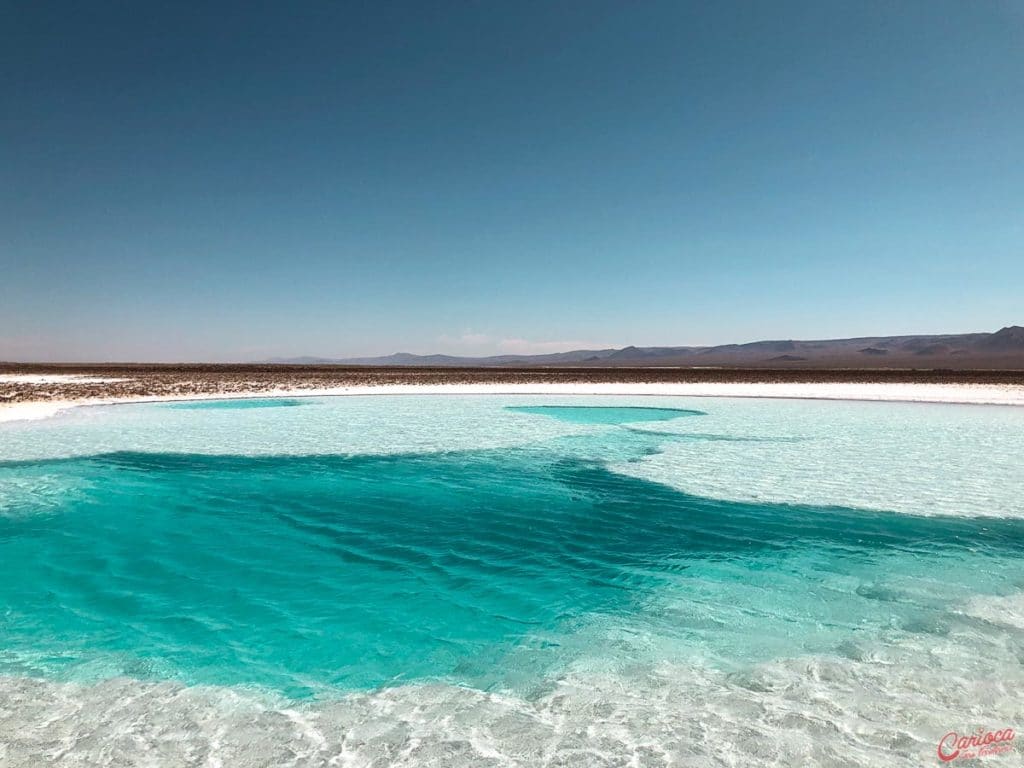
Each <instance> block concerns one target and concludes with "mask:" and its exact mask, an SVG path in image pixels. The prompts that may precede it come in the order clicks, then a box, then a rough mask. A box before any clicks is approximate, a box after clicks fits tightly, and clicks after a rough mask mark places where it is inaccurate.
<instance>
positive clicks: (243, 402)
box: [164, 397, 306, 411]
mask: <svg viewBox="0 0 1024 768" xmlns="http://www.w3.org/2000/svg"><path fill="white" fill-rule="evenodd" d="M297 405H306V403H305V402H303V401H302V400H299V399H296V398H293V397H261V398H248V397H244V398H234V399H230V400H187V401H184V402H180V403H168V404H167V405H165V406H164V407H165V408H170V409H172V410H176V411H246V410H250V409H253V408H294V407H295V406H297Z"/></svg>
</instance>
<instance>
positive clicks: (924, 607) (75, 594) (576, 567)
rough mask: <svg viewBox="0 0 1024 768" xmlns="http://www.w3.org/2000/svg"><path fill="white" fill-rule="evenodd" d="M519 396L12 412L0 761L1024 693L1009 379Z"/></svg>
mask: <svg viewBox="0 0 1024 768" xmlns="http://www.w3.org/2000/svg"><path fill="white" fill-rule="evenodd" d="M524 400H525V399H516V398H490V397H488V398H461V399H460V398H441V397H433V398H432V397H417V398H405V399H403V398H332V399H328V398H310V399H305V398H303V399H294V400H286V401H282V400H279V399H265V400H255V401H218V403H238V402H249V403H251V405H248V406H247V407H244V408H240V409H236V408H226V409H225V408H219V407H218V408H202V409H198V410H196V409H183V408H180V407H176V406H178V405H179V404H174V406H175V407H172V406H169V405H167V404H158V405H146V406H125V407H118V408H100V409H88V410H87V411H86V410H83V411H81V412H77V413H73V414H71V415H69V416H68V417H63V418H58V419H55V420H52V421H50V422H46V423H40V424H37V425H20V426H18V427H16V428H12V429H7V428H5V429H4V430H2V431H0V439H2V440H3V443H0V446H2V448H0V457H2V461H0V508H2V513H0V560H2V562H3V563H4V565H5V572H6V578H5V579H4V580H2V581H0V604H2V605H3V614H2V616H0V733H5V734H13V736H12V737H10V738H9V741H8V742H7V743H6V744H4V745H3V746H0V762H3V763H4V764H11V765H21V764H24V765H38V764H45V763H46V762H47V761H49V762H52V763H55V764H57V763H59V764H62V765H63V764H72V765H73V764H82V765H87V764H88V765H92V764H97V763H99V764H104V763H106V764H110V765H123V764H135V763H139V764H141V763H143V762H146V761H149V762H154V761H155V762H157V763H160V762H163V763H165V764H168V765H179V764H196V765H202V764H208V763H210V762H216V761H223V763H224V764H226V765H227V764H239V763H242V764H244V763H245V761H250V762H251V763H252V764H270V765H288V764H296V765H320V764H323V765H326V764H329V761H330V760H331V759H332V758H339V759H340V757H344V758H345V760H347V761H348V764H354V765H370V764H380V765H392V764H407V765H431V764H438V765H442V764H443V765H458V764H465V765H487V764H494V765H534V764H552V765H560V764H565V765H580V764H583V765H591V764H609V765H627V764H640V765H646V764H652V765H662V764H673V765H715V764H721V765H734V764H736V765H762V764H763V765H773V764H790V763H794V762H798V763H804V764H821V765H876V764H879V763H880V762H883V761H884V762H885V764H890V765H904V764H905V765H912V764H913V765H917V764H920V763H921V760H922V759H923V758H924V757H928V758H929V759H930V760H933V761H934V759H935V758H934V748H935V743H937V741H938V739H939V738H940V737H941V736H942V735H943V734H945V733H947V732H948V731H950V730H956V729H961V728H962V729H968V728H970V729H973V728H975V727H976V726H986V727H988V728H990V729H996V728H1002V727H1006V726H1012V725H1015V724H1017V723H1019V721H1020V720H1022V719H1024V717H1022V716H1024V711H1022V705H1021V704H1020V703H1019V702H1020V698H1019V695H1018V694H1017V693H1016V689H1017V688H1018V687H1019V685H1020V683H1021V682H1024V673H1022V664H1024V600H1022V597H1021V594H1022V589H1024V568H1022V561H1024V519H1022V516H1021V515H1020V514H1019V507H1018V506H1015V505H1017V504H1019V499H1017V498H1016V494H1017V493H1018V492H1019V490H1020V488H1022V487H1024V485H1018V484H1016V483H1017V479H1018V475H1015V474H1013V472H1014V471H1017V472H1019V464H1014V463H1013V462H1014V459H1013V458H1012V456H1013V454H1014V451H1016V450H1017V449H1018V448H1019V447H1020V445H1019V437H1020V434H1021V433H1020V432H1014V431H1013V427H1019V426H1021V419H1020V414H1019V413H1018V411H1017V410H1016V409H1008V408H1002V409H1000V408H994V409H990V408H972V407H956V406H942V407H939V408H930V407H921V406H903V407H902V408H900V407H898V406H893V405H866V404H835V403H792V402H787V403H778V402H775V403H773V402H759V403H749V402H748V403H739V402H737V401H728V400H706V401H702V402H700V403H699V405H700V408H699V409H698V408H695V407H692V406H694V402H693V401H685V402H681V401H679V400H678V399H671V398H664V399H662V398H659V399H657V400H659V402H650V400H648V399H645V398H643V399H642V398H633V399H624V398H590V399H587V400H585V401H582V402H581V405H583V407H581V405H575V404H572V405H570V404H566V403H565V402H562V401H556V400H555V399H554V398H530V399H529V401H528V402H525V404H524ZM638 400H640V401H642V402H639V403H638V402H636V401H638ZM662 401H663V402H662ZM282 402H288V403H292V402H294V403H297V404H300V405H302V406H303V407H301V408H297V407H284V408H280V407H278V406H277V405H276V404H278V403H282ZM884 425H888V426H886V428H884V429H882V428H881V427H882V426H884ZM897 426H898V427H899V428H894V427H897ZM952 434H956V436H957V439H956V441H955V442H954V443H953V445H949V444H946V445H944V446H938V445H935V447H934V448H933V449H932V450H931V452H929V450H927V445H929V444H932V445H934V443H929V442H928V441H934V440H935V438H936V435H952ZM872 438H873V439H874V441H875V442H876V443H877V445H878V453H879V454H880V457H881V458H880V460H876V463H875V464H874V465H872V464H870V463H869V464H867V465H866V466H860V467H859V468H858V470H857V472H846V471H845V470H846V469H847V467H846V466H845V464H844V462H848V461H850V459H851V455H852V456H854V457H855V456H870V455H873V454H872V451H871V450H870V446H867V447H865V446H864V445H863V442H864V440H865V439H867V440H869V441H870V440H871V439H872ZM363 445H365V446H368V447H367V449H366V450H359V448H360V446H363ZM186 446H190V447H191V449H190V450H183V448H184V447H186ZM370 446H372V447H370ZM982 446H983V447H984V448H985V452H984V453H982V452H981V451H980V448H981V447H982ZM313 447H317V448H319V450H315V451H314V450H310V449H311V448H313ZM851 447H854V450H853V451H852V452H851ZM90 449H91V450H90ZM844 451H846V453H844ZM893 452H895V453H898V454H899V455H902V456H904V457H905V461H906V463H907V465H909V466H913V467H914V468H915V471H914V472H910V471H909V469H908V467H903V466H900V465H898V464H896V465H888V466H887V465H886V463H885V461H886V460H887V458H888V457H889V455H890V453H893ZM730 457H731V459H732V460H733V461H735V462H737V464H738V465H739V466H738V467H730V468H729V471H728V472H722V471H717V470H718V468H720V467H721V466H722V464H723V462H724V461H725V460H726V459H727V458H730ZM765 457H771V458H768V459H766V458H765ZM764 461H768V462H769V464H770V465H771V466H776V467H782V468H783V470H784V471H785V472H787V473H788V475H789V476H791V477H795V478H802V479H801V482H800V483H798V484H797V485H796V487H795V488H794V489H791V490H790V492H789V493H790V496H795V497H797V498H796V500H790V499H787V498H786V497H785V494H781V495H782V498H781V499H777V498H761V499H756V496H757V495H759V489H760V488H761V487H763V483H764V472H763V470H762V469H761V467H760V463H761V462H764ZM820 462H825V463H828V462H832V463H833V467H834V474H835V477H833V478H832V479H831V482H830V484H827V485H826V486H825V487H824V488H822V487H820V486H817V485H814V484H813V483H812V484H806V483H807V477H808V476H810V477H814V476H816V473H817V472H818V470H817V468H816V464H817V463H820ZM929 462H930V464H929ZM971 462H974V463H975V464H976V465H977V466H979V467H981V466H985V465H987V466H989V467H991V466H992V465H993V464H994V465H995V466H996V467H997V468H998V467H1002V468H1007V467H1011V466H1012V467H1015V468H1016V469H1015V470H1010V471H1008V472H1005V473H1004V474H1003V475H1002V477H1001V478H1000V479H999V481H997V482H991V480H990V484H989V485H987V486H985V487H982V486H981V485H980V484H979V483H978V481H977V479H976V478H971V477H963V478H961V477H957V476H951V475H950V470H951V468H956V467H958V466H961V465H962V466H967V465H970V464H971ZM709 466H710V469H709ZM923 471H930V472H931V475H930V477H928V478H922V476H921V474H922V472H923ZM979 472H980V474H982V475H983V476H984V477H988V475H987V474H986V472H985V471H984V470H979ZM883 473H886V476H888V477H889V478H890V480H889V484H890V487H889V488H888V489H887V492H888V494H889V495H890V497H896V496H899V498H900V499H901V500H902V502H903V504H902V507H901V506H894V507H890V508H886V507H884V506H878V507H873V505H872V501H873V500H875V499H878V498H880V495H879V494H878V493H877V490H876V489H874V488H870V487H868V488H858V484H859V483H860V482H862V481H863V480H864V478H865V477H867V478H875V479H877V478H880V477H882V474H883ZM708 477H713V478H714V479H715V482H717V483H719V484H721V483H725V482H726V481H727V480H728V481H729V482H731V483H732V484H733V487H731V488H730V489H728V492H725V493H722V492H719V493H712V494H701V493H695V492H693V491H692V490H690V488H691V487H693V484H694V482H695V481H694V478H697V480H696V485H697V487H699V486H700V484H701V483H705V482H707V480H706V478H708ZM804 484H806V485H804ZM925 486H927V487H929V488H931V489H932V491H931V493H933V494H934V493H935V490H934V489H936V488H940V489H941V494H942V496H943V502H944V506H942V507H940V508H938V509H937V508H936V506H935V505H934V504H931V503H929V501H928V499H930V498H931V497H930V496H927V495H921V494H920V489H921V488H923V487H925ZM752 497H753V498H752ZM824 497H834V499H833V500H832V501H830V502H829V503H827V504H822V503H820V500H821V499H822V498H824ZM881 498H885V494H882V495H881ZM908 499H909V501H908ZM915 503H916V504H919V508H918V509H913V510H911V511H908V509H907V505H908V504H915ZM946 508H955V509H956V512H954V513H949V514H946V513H943V510H944V509H946ZM58 722H59V725H55V723H58ZM831 723H834V725H830V724H831ZM270 756H273V758H272V759H271V757H270ZM1002 759H1003V760H1005V759H1006V758H1005V757H1004V758H1002ZM1011 759H1012V758H1011ZM268 761H269V762H268ZM375 761H376V762H375ZM336 762H337V761H336ZM342 762H343V761H342Z"/></svg>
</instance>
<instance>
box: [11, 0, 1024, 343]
mask: <svg viewBox="0 0 1024 768" xmlns="http://www.w3.org/2000/svg"><path fill="white" fill-rule="evenodd" d="M0 126H2V127H0V131H2V139H0V359H8V360H169V361H173V360H229V361H230V360H255V359H263V358H266V357H270V356H276V355H301V354H313V355H327V356H347V355H360V354H373V353H389V352H394V351H398V350H403V351H411V352H438V351H440V352H450V353H457V354H487V353H496V352H543V351H552V350H558V349H567V348H572V347H580V346H621V345H625V344H638V345H644V344H701V343H720V342H731V341H746V340H753V339H763V338H823V337H838V336H854V335H869V334H889V333H910V332H960V331H977V330H996V329H998V328H999V327H1000V326H1003V325H1007V324H1011V323H1014V322H1016V323H1020V322H1022V321H1024V3H1022V2H1019V1H1017V0H1013V1H1004V2H998V1H992V2H980V1H977V0H963V1H962V2H946V1H945V0H924V1H922V2H860V1H857V2H843V3H838V2H822V1H821V0H814V1H813V2H805V3H793V2H742V3H732V2H714V3H707V4H701V5H698V4H691V3H683V2H598V1H597V0H592V1H588V2H536V3H534V2H523V1H517V2H451V3H442V2H410V3H388V2H367V3H342V2H337V3H323V4H320V3H296V4H291V3H263V2H246V3H237V4H235V3H212V2H211V3H198V2H197V3H179V2H168V3H157V2H124V3H121V2H102V3H80V2H74V3H72V2H68V3H50V2H45V1H38V2H36V1H26V2H3V3H2V4H0Z"/></svg>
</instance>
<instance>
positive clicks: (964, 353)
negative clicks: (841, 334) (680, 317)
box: [266, 325, 1024, 369]
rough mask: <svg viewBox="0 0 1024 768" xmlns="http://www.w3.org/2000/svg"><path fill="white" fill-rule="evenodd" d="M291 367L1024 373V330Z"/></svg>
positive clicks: (311, 360)
mask: <svg viewBox="0 0 1024 768" xmlns="http://www.w3.org/2000/svg"><path fill="white" fill-rule="evenodd" d="M266 362H269V363H281V364H290V365H331V364H334V365H372V366H420V367H472V366H496V367H519V366H563V367H564V366H574V367H575V366H582V367H651V366H673V367H675V366H682V367H717V366H724V367H759V368H774V367H778V368H951V369H972V368H985V369H999V368H1005V369H1024V327H1021V326H1019V325H1013V326H1008V327H1006V328H1003V329H1001V330H999V331H996V332H995V333H962V334H952V335H937V336H865V337H862V338H856V339H826V340H820V341H796V340H792V339H787V340H780V341H753V342H749V343H747V344H723V345H720V346H716V347H623V348H622V349H577V350H573V351H571V352H557V353H554V354H546V355H493V356H490V357H459V356H455V355H412V354H409V353H407V352H399V353H397V354H394V355H386V356H384V357H352V358H345V359H332V358H326V357H293V358H278V359H274V360H268V361H266Z"/></svg>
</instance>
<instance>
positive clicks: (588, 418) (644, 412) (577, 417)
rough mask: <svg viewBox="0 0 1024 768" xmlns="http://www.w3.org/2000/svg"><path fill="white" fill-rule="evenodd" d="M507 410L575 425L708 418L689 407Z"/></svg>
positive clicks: (523, 407) (514, 407)
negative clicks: (686, 417) (696, 417)
mask: <svg viewBox="0 0 1024 768" xmlns="http://www.w3.org/2000/svg"><path fill="white" fill-rule="evenodd" d="M506 410H509V411H515V412H516V413H529V414H532V415H534V416H550V417H551V418H553V419H558V420H559V421H568V422H571V423H573V424H630V423H633V422H641V421H668V420H669V419H678V418H680V417H682V416H706V415H707V414H705V413H704V412H703V411H694V410H690V409H687V408H647V407H644V406H589V405H510V406H507V407H506Z"/></svg>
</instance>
